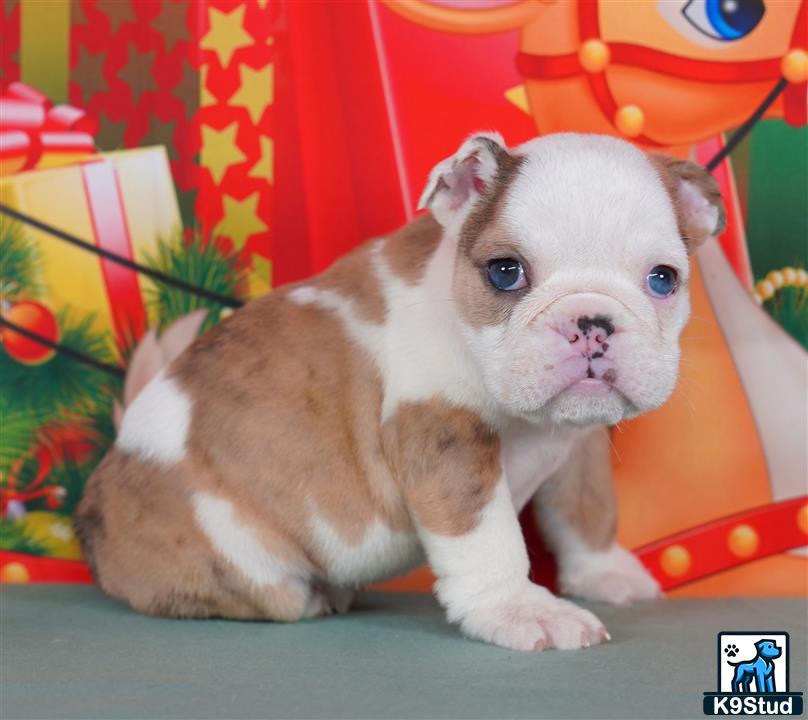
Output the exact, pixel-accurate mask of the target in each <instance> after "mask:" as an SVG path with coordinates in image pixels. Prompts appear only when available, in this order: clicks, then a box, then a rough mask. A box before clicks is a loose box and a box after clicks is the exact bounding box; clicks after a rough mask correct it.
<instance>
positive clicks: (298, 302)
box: [77, 133, 723, 650]
mask: <svg viewBox="0 0 808 720" xmlns="http://www.w3.org/2000/svg"><path fill="white" fill-rule="evenodd" d="M422 204H423V205H424V206H425V207H426V208H428V209H429V212H427V213H425V214H423V215H421V216H419V217H418V218H416V220H415V221H413V222H412V223H411V224H410V225H408V226H406V227H404V228H402V229H401V230H399V231H398V232H396V233H394V234H393V235H391V236H389V237H386V238H381V239H378V240H374V241H371V242H369V243H367V244H366V245H364V246H362V247H360V248H358V249H357V250H356V251H354V252H353V253H351V254H350V255H348V256H346V257H345V258H343V259H342V260H340V261H338V262H337V263H335V264H334V265H333V266H332V267H331V268H330V269H329V270H328V271H326V272H325V273H323V274H321V275H319V276H316V277H314V278H312V279H310V280H308V281H306V282H303V283H299V284H296V285H291V286H288V287H285V288H280V289H278V290H277V291H275V292H273V293H271V294H270V295H268V296H265V297H262V298H260V299H258V300H256V301H253V302H252V303H250V304H248V305H247V306H246V307H244V308H243V309H242V310H239V311H238V312H236V313H235V314H234V315H233V316H231V317H230V318H228V319H226V320H225V321H223V322H222V323H220V324H219V325H218V326H217V327H215V328H214V329H213V330H211V331H209V332H208V333H206V334H205V335H203V336H202V337H201V338H199V339H198V340H197V341H196V342H195V343H194V344H193V345H192V346H191V347H190V348H189V349H188V350H187V351H186V352H185V353H183V354H181V355H180V356H179V357H177V358H176V359H174V360H173V361H172V362H171V363H170V364H169V365H168V367H167V368H165V369H164V370H163V371H162V372H160V373H159V375H158V376H157V377H156V378H155V379H154V380H153V381H152V383H151V384H150V385H149V386H147V387H146V388H145V389H144V390H143V392H142V393H140V394H139V395H138V396H137V397H136V398H135V399H134V401H133V402H132V403H131V404H130V405H129V407H128V408H127V409H126V412H125V414H124V416H123V420H122V424H121V429H120V435H119V437H118V440H117V443H116V446H115V448H114V449H113V450H112V451H111V452H110V453H109V454H108V456H107V457H106V458H105V459H104V461H103V462H102V463H101V465H100V466H99V468H98V469H97V470H96V472H95V473H94V474H93V476H92V477H91V479H90V480H89V482H88V485H87V489H86V493H85V497H84V499H83V500H82V503H81V505H80V508H79V512H78V518H77V520H78V529H79V533H80V536H81V539H82V542H83V545H84V549H85V552H86V555H87V558H88V560H89V562H90V563H91V565H92V567H93V569H94V572H95V574H96V577H97V578H98V580H99V583H100V584H101V587H102V588H103V589H104V590H105V591H106V592H108V593H109V594H110V595H113V596H114V597H117V598H120V599H122V600H125V601H127V602H128V603H130V604H131V605H132V606H133V607H134V608H136V609H137V610H140V611H142V612H146V613H151V614H156V615H167V616H179V617H210V616H218V617H235V618H254V619H271V620H285V621H291V620H297V619H300V618H304V617H309V616H313V615H321V614H327V613H329V612H332V611H334V610H337V611H342V610H344V609H346V608H347V605H348V604H349V602H350V596H351V593H352V591H353V589H355V588H356V587H360V586H362V585H364V584H367V583H370V582H372V581H375V580H380V579H383V578H386V577H390V576H392V575H395V574H397V573H400V572H402V571H404V570H406V569H408V568H411V567H413V566H414V565H416V564H418V563H420V562H422V561H423V560H424V558H426V560H427V561H428V562H429V563H430V565H431V567H432V570H433V571H434V573H435V575H436V576H437V578H438V580H437V583H436V588H435V590H436V594H437V597H438V599H439V601H440V602H441V603H442V604H443V606H444V607H445V608H446V611H447V615H448V618H449V620H450V621H452V622H456V623H459V625H460V626H461V628H462V629H463V631H464V632H465V633H466V634H467V635H469V636H470V637H474V638H479V639H482V640H485V641H488V642H492V643H496V644H498V645H502V646H504V647H508V648H514V649H519V650H540V649H542V648H546V647H557V648H578V647H583V646H588V645H590V644H594V643H599V642H602V641H603V640H604V639H605V638H607V637H608V636H607V634H606V631H605V629H604V628H603V626H602V624H601V623H600V621H599V620H598V619H597V618H596V617H595V616H594V615H592V614H591V613H590V612H588V611H586V610H583V609H581V608H579V607H577V606H576V605H574V604H572V603H570V602H568V601H566V600H561V599H559V598H557V597H555V596H553V595H552V594H551V593H550V592H549V591H547V590H546V589H544V588H541V587H539V586H537V585H535V584H533V583H531V582H530V580H529V579H528V571H529V564H528V556H527V551H526V549H525V544H524V540H523V537H522V533H521V529H520V527H519V523H518V521H517V514H518V512H519V511H520V510H521V509H522V507H523V506H524V505H525V504H526V503H528V502H529V501H530V499H531V498H532V497H535V501H534V506H535V513H536V517H537V518H538V520H539V522H540V525H541V527H542V529H543V531H544V533H545V535H546V537H547V540H548V542H549V544H550V546H551V547H552V548H553V549H554V550H555V551H556V553H557V556H558V561H559V565H560V581H561V587H562V589H563V590H565V591H566V592H568V593H570V594H574V595H579V596H582V597H588V598H596V599H601V600H608V601H613V602H620V603H623V602H630V601H632V600H635V599H639V598H648V597H654V596H656V595H657V594H658V592H659V589H658V586H657V585H656V583H655V582H654V581H653V580H652V579H651V578H650V577H649V576H648V575H647V573H646V572H645V570H644V569H643V568H642V567H641V565H640V564H639V563H638V562H637V561H636V559H635V558H634V557H633V556H632V555H631V554H630V553H629V552H627V551H626V550H624V549H622V548H621V547H619V546H618V545H617V544H616V543H615V512H614V501H613V497H612V490H611V486H610V482H611V478H610V471H609V458H608V444H607V443H608V440H607V438H606V434H605V432H606V431H605V430H604V426H605V425H608V424H611V423H615V422H618V421H620V420H622V419H623V418H627V417H632V416H634V415H637V414H639V413H641V412H644V411H647V410H650V409H652V408H655V407H658V406H659V405H660V404H661V403H662V402H664V400H665V399H666V398H667V397H668V395H669V394H670V392H671V390H672V389H673V386H674V383H675V381H676V374H677V365H678V357H679V350H678V337H679V333H680V331H681V329H682V327H683V325H684V323H685V321H686V319H687V316H688V311H689V303H688V292H687V276H688V251H689V250H691V249H692V248H693V247H694V246H695V245H697V244H699V243H700V242H702V241H703V240H705V239H706V238H707V237H708V236H710V235H713V234H715V233H716V232H717V231H718V230H719V229H720V225H721V223H722V212H723V211H722V209H721V206H720V198H719V197H718V194H717V192H716V189H715V186H714V184H713V183H712V180H711V178H710V177H709V175H708V174H707V173H706V172H705V171H704V170H702V169H701V168H698V167H696V166H694V165H692V164H690V163H683V162H679V161H674V160H672V159H670V158H655V157H651V156H648V155H646V154H644V153H642V152H641V151H639V150H637V149H635V148H634V147H632V146H631V145H629V144H627V143H624V142H621V141H618V140H614V139H610V138H602V137H596V136H577V135H555V136H549V137H546V138H541V139H536V140H533V141H531V142H529V143H526V144H525V145H522V146H519V147H516V148H513V149H508V148H506V147H505V145H504V143H503V141H502V139H501V138H500V137H499V136H498V135H496V134H491V133H489V134H480V135H475V136H473V137H471V138H470V139H469V140H468V141H466V142H465V143H464V144H463V145H462V146H461V148H460V149H459V150H458V152H457V153H456V154H455V155H453V156H452V157H451V158H449V159H447V160H445V161H443V162H442V163H440V164H439V165H438V166H437V167H436V168H435V170H434V171H433V173H432V174H431V176H430V179H429V182H428V185H427V188H426V190H425V192H424V196H423V198H422ZM502 257H518V258H519V259H520V260H521V261H522V262H523V264H524V265H525V267H526V271H527V274H528V277H529V280H530V284H529V287H527V288H526V289H525V290H523V291H519V292H518V293H503V292H502V291H499V290H495V289H494V288H493V287H492V286H491V285H490V284H489V283H488V282H487V279H486V276H485V267H486V263H487V262H488V261H490V260H493V259H497V258H502ZM659 264H665V265H670V266H672V267H674V268H676V269H677V270H678V272H679V277H680V287H679V289H678V291H677V292H676V293H675V294H674V295H673V296H671V297H669V298H665V299H662V300H659V299H656V298H652V297H651V296H650V295H649V294H648V293H647V292H646V291H645V289H644V282H645V276H646V274H647V273H648V271H649V269H650V268H651V267H653V266H655V265H659ZM597 315H602V316H606V315H608V317H609V318H611V320H612V322H613V323H614V326H615V330H614V333H613V335H611V336H610V338H609V339H610V342H611V343H612V345H613V346H614V347H613V349H612V350H611V351H610V352H609V353H608V354H607V355H603V356H602V357H599V358H597V360H596V359H593V358H591V357H589V356H587V357H589V360H588V361H587V362H589V365H588V366H587V367H588V368H589V370H587V372H588V373H589V377H590V378H591V377H592V374H593V373H594V375H595V379H594V380H592V381H591V382H590V383H589V384H587V383H583V384H582V383H581V382H579V380H580V379H581V378H582V377H584V376H583V375H581V373H582V372H583V366H582V364H581V363H582V360H581V357H582V356H581V353H580V352H573V350H571V346H572V343H573V340H572V339H568V336H569V332H570V325H569V324H570V323H571V322H574V321H575V319H576V318H580V317H582V316H597ZM576 337H577V336H576ZM587 342H589V341H588V340H587ZM598 378H600V379H598ZM593 385H594V386H597V387H596V388H595V391H592V388H591V386H593Z"/></svg>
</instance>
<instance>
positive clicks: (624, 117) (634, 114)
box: [614, 105, 645, 137]
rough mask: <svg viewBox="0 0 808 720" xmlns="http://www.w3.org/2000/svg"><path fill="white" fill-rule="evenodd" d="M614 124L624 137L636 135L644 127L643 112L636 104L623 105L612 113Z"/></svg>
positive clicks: (640, 132)
mask: <svg viewBox="0 0 808 720" xmlns="http://www.w3.org/2000/svg"><path fill="white" fill-rule="evenodd" d="M614 124H615V127H616V128H617V129H618V130H619V131H620V132H621V133H622V134H623V135H625V136H626V137H637V136H638V135H641V134H642V131H643V127H645V113H644V112H643V111H642V110H641V109H640V108H639V107H637V106H636V105H623V107H621V108H620V109H619V110H618V111H617V112H616V113H615V115H614Z"/></svg>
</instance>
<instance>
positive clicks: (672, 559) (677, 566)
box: [660, 545, 691, 577]
mask: <svg viewBox="0 0 808 720" xmlns="http://www.w3.org/2000/svg"><path fill="white" fill-rule="evenodd" d="M660 565H662V570H663V571H664V572H665V574H666V575H671V576H673V577H678V576H679V575H684V574H685V573H686V572H687V571H688V570H690V565H691V560H690V553H689V552H688V550H687V548H685V547H683V546H682V545H671V546H670V547H667V548H665V551H664V552H663V553H662V557H661V558H660Z"/></svg>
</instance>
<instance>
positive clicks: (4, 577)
mask: <svg viewBox="0 0 808 720" xmlns="http://www.w3.org/2000/svg"><path fill="white" fill-rule="evenodd" d="M30 579H31V576H30V574H29V573H28V568H27V567H25V565H23V564H22V563H19V562H10V563H6V564H5V565H3V567H2V569H0V582H4V583H14V584H21V583H27V582H28V581H29V580H30Z"/></svg>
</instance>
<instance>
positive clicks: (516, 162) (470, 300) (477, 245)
mask: <svg viewBox="0 0 808 720" xmlns="http://www.w3.org/2000/svg"><path fill="white" fill-rule="evenodd" d="M498 161H499V172H498V174H497V176H496V177H495V178H494V181H493V183H492V185H491V188H490V189H489V190H488V191H487V192H486V193H485V194H484V195H483V196H482V197H481V199H480V200H479V201H478V203H477V205H476V206H475V208H474V209H473V210H472V211H471V213H470V215H469V217H468V219H467V220H466V222H465V224H464V225H463V229H462V230H461V233H460V241H459V245H458V251H457V264H456V267H455V275H454V280H453V286H452V293H453V295H454V298H455V300H456V301H457V306H458V310H459V312H460V315H461V317H462V318H463V320H464V321H465V322H466V323H468V324H469V325H471V326H472V327H474V328H480V327H484V326H487V325H497V324H499V323H502V322H504V321H505V320H507V319H508V317H509V316H510V314H511V312H512V311H513V307H514V305H515V304H516V303H517V302H518V301H519V299H520V298H521V297H522V296H523V295H524V293H523V292H520V291H518V290H517V291H514V292H502V291H499V290H497V289H496V288H494V287H492V285H491V283H490V282H489V281H488V277H487V274H486V273H487V266H488V263H489V262H490V261H491V260H497V259H502V258H516V259H518V260H522V258H521V254H520V252H519V250H518V248H519V244H518V243H517V242H516V241H515V240H514V239H513V238H511V237H510V236H509V235H508V233H507V231H506V230H505V229H504V227H503V225H502V223H501V222H500V221H499V213H500V211H501V209H502V203H503V200H504V197H505V193H506V192H507V190H508V188H509V187H510V185H511V184H512V183H513V181H514V180H515V179H516V176H517V174H518V172H519V168H520V167H521V164H522V162H523V160H522V159H521V158H519V157H514V156H512V155H509V154H508V153H507V152H505V151H504V150H502V151H501V152H500V153H499V157H498ZM522 263H523V265H525V270H526V272H527V271H528V268H527V265H526V263H525V262H524V260H522Z"/></svg>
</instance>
